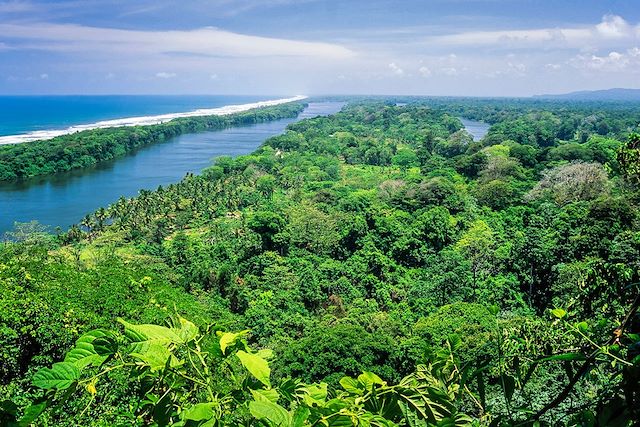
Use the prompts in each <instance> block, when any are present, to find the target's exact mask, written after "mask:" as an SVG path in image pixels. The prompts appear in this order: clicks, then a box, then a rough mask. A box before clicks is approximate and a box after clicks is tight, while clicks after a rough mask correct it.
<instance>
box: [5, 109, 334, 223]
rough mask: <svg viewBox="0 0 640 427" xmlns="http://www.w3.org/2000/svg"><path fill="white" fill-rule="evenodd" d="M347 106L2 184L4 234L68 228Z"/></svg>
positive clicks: (174, 141) (184, 137)
mask: <svg viewBox="0 0 640 427" xmlns="http://www.w3.org/2000/svg"><path fill="white" fill-rule="evenodd" d="M342 105H343V103H339V102H318V103H310V104H309V107H308V108H307V109H305V110H304V111H303V112H302V113H301V114H300V115H299V116H298V117H297V118H295V119H284V120H277V121H273V122H269V123H260V124H256V125H253V126H246V127H234V128H229V129H224V130H220V131H214V132H204V133H197V134H189V135H182V136H179V137H177V138H173V139H171V140H169V141H167V142H164V143H160V144H155V145H151V146H148V147H144V148H142V149H140V150H138V151H137V152H136V153H134V154H131V155H129V156H126V157H123V158H120V159H117V160H115V161H113V162H109V163H107V164H102V165H99V166H97V167H95V168H92V169H84V170H79V171H77V170H76V171H72V172H68V173H63V174H58V175H54V176H51V177H43V178H41V179H36V180H30V181H28V182H20V183H4V184H0V235H1V234H2V233H4V232H6V231H9V230H11V229H12V228H13V225H14V223H15V222H16V221H17V222H28V221H31V220H37V221H38V222H40V223H42V224H44V225H47V226H50V227H57V226H60V227H62V228H63V229H64V228H67V227H69V226H70V225H72V224H75V223H77V222H79V221H80V219H82V217H84V216H85V215H86V214H87V213H89V212H93V211H95V210H96V209H97V208H99V207H101V206H107V205H109V204H111V203H113V202H115V201H116V200H118V198H119V197H120V196H124V197H132V196H135V195H136V194H138V191H139V190H141V189H149V190H153V189H156V188H157V187H158V186H159V185H167V184H171V183H174V182H178V181H179V180H180V179H182V178H183V177H184V175H185V174H186V173H187V172H193V173H198V172H200V171H201V170H202V169H204V168H205V167H207V166H210V165H211V160H212V159H213V158H215V157H218V156H225V155H226V156H238V155H242V154H248V153H251V152H252V151H254V150H255V149H256V148H258V146H260V144H262V143H263V142H264V140H265V139H267V138H269V137H271V136H274V135H278V134H280V133H282V132H283V131H284V130H285V128H286V127H287V125H288V124H290V123H293V122H295V121H298V120H301V119H305V118H309V117H315V116H322V115H329V114H333V113H335V112H337V111H339V110H340V108H341V107H342Z"/></svg>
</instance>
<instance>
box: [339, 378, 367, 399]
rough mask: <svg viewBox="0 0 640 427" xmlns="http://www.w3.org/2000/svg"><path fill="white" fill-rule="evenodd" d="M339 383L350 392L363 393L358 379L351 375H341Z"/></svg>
mask: <svg viewBox="0 0 640 427" xmlns="http://www.w3.org/2000/svg"><path fill="white" fill-rule="evenodd" d="M340 385H341V386H342V388H344V389H345V390H346V391H348V392H349V393H351V394H357V395H361V394H364V387H363V384H361V383H360V382H359V381H358V380H356V379H353V378H351V377H342V379H341V380H340Z"/></svg>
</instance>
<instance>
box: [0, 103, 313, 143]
mask: <svg viewBox="0 0 640 427" xmlns="http://www.w3.org/2000/svg"><path fill="white" fill-rule="evenodd" d="M306 98H307V97H306V96H303V95H297V96H293V97H290V98H280V99H273V100H268V101H259V102H252V103H248V104H239V105H226V106H224V107H218V108H200V109H197V110H194V111H187V112H179V113H169V114H158V115H151V116H139V117H127V118H122V119H114V120H101V121H99V122H96V123H91V124H84V125H75V126H70V127H68V128H65V129H51V130H41V131H33V132H27V133H23V134H16V135H5V136H0V145H7V144H21V143H24V142H31V141H44V140H49V139H53V138H56V137H58V136H63V135H69V134H72V133H77V132H83V131H86V130H93V129H106V128H113V127H123V126H150V125H157V124H162V123H166V122H168V121H171V120H173V119H178V118H185V117H203V116H224V115H229V114H235V113H241V112H244V111H248V110H252V109H255V108H263V107H273V106H276V105H280V104H286V103H289V102H296V101H302V100H303V99H306Z"/></svg>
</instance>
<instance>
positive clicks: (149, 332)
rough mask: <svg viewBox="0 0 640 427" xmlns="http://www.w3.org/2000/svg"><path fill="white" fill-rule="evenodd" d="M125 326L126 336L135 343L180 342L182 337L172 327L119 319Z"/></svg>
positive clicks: (166, 343)
mask: <svg viewBox="0 0 640 427" xmlns="http://www.w3.org/2000/svg"><path fill="white" fill-rule="evenodd" d="M118 322H120V323H121V324H122V325H123V326H124V328H125V329H124V334H125V336H126V337H127V338H128V339H129V340H130V341H131V342H133V343H138V342H145V341H154V342H156V343H159V344H165V345H168V344H171V343H174V344H179V343H182V339H181V338H180V336H179V335H178V334H176V333H175V332H174V331H173V330H172V329H169V328H166V327H164V326H159V325H134V324H132V323H129V322H127V321H125V320H122V319H118Z"/></svg>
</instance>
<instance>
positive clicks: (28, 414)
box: [18, 400, 50, 427]
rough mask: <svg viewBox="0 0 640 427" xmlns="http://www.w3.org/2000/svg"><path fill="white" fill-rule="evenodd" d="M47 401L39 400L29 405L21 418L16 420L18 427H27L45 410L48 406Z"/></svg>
mask: <svg viewBox="0 0 640 427" xmlns="http://www.w3.org/2000/svg"><path fill="white" fill-rule="evenodd" d="M49 402H50V401H49V400H41V401H39V402H37V403H36V402H34V403H32V404H31V405H29V406H28V407H27V408H26V409H25V410H24V414H22V417H21V418H20V419H19V420H18V427H29V426H31V425H32V424H33V422H34V421H35V420H36V419H37V418H38V417H39V416H40V414H42V412H44V410H45V409H47V406H49Z"/></svg>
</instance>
